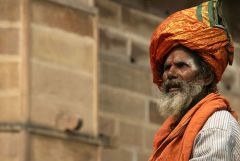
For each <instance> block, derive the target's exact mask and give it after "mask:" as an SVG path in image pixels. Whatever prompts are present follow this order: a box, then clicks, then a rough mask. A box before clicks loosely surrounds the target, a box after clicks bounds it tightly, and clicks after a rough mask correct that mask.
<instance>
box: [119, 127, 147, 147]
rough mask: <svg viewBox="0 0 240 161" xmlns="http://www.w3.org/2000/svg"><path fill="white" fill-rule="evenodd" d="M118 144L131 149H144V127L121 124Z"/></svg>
mask: <svg viewBox="0 0 240 161" xmlns="http://www.w3.org/2000/svg"><path fill="white" fill-rule="evenodd" d="M118 144H119V145H126V146H129V147H138V148H141V147H143V127H141V126H139V125H132V124H128V123H125V122H120V126H119V135H118Z"/></svg>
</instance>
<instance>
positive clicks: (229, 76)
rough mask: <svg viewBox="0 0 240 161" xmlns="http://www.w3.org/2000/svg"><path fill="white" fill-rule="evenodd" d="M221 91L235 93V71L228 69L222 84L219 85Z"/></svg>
mask: <svg viewBox="0 0 240 161" xmlns="http://www.w3.org/2000/svg"><path fill="white" fill-rule="evenodd" d="M219 85H221V86H220V91H227V92H233V91H235V89H236V85H237V74H236V72H235V71H234V70H231V69H230V68H227V69H226V71H225V72H224V74H223V76H222V79H221V83H220V84H219Z"/></svg>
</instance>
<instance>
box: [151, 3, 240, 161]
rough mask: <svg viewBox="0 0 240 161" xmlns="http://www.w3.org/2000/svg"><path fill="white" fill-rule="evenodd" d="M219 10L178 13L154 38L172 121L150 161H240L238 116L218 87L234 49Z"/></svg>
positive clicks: (156, 67)
mask: <svg viewBox="0 0 240 161" xmlns="http://www.w3.org/2000/svg"><path fill="white" fill-rule="evenodd" d="M220 9H221V8H220V2H218V1H217V0H211V1H208V2H205V3H203V4H201V5H199V6H197V7H193V8H190V9H186V10H183V11H179V12H176V13H174V14H173V15H171V16H170V17H168V18H167V19H166V20H165V21H163V22H162V23H161V24H160V25H159V26H158V27H157V29H156V31H155V32H154V33H153V36H152V39H151V44H150V61H151V66H152V72H153V81H154V83H156V84H157V85H158V87H159V89H160V91H161V97H160V99H159V109H160V111H161V112H162V113H164V114H166V115H168V116H169V117H168V118H167V120H166V121H165V122H164V123H163V125H162V126H161V128H160V129H159V131H158V132H157V133H156V135H155V138H154V150H153V153H152V155H151V157H150V159H149V161H189V160H190V161H240V126H239V124H238V122H237V115H236V113H235V112H234V111H233V110H232V109H231V108H230V105H229V103H228V101H227V100H226V99H225V98H224V97H222V96H221V95H220V94H218V92H217V87H216V84H217V83H218V82H219V81H220V80H221V76H222V74H223V72H224V70H225V69H226V67H227V65H228V64H230V65H231V64H232V61H233V50H234V49H233V45H232V42H231V39H230V35H229V34H228V32H227V29H226V27H225V26H224V24H223V19H222V17H221V15H219V13H218V12H219V10H220Z"/></svg>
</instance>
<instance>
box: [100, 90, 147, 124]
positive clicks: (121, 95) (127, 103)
mask: <svg viewBox="0 0 240 161" xmlns="http://www.w3.org/2000/svg"><path fill="white" fill-rule="evenodd" d="M145 102H146V101H145V100H144V99H143V98H142V97H139V96H137V95H136V94H135V95H134V94H131V93H129V92H125V91H121V90H117V89H114V88H111V87H109V88H104V87H102V88H100V110H101V111H104V112H108V113H114V114H116V115H122V116H127V117H129V118H132V119H138V120H141V121H145V119H146V118H145V111H146V110H145V108H146V103H145Z"/></svg>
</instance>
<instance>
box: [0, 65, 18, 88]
mask: <svg viewBox="0 0 240 161" xmlns="http://www.w3.org/2000/svg"><path fill="white" fill-rule="evenodd" d="M19 80H20V79H19V64H18V63H17V62H1V63H0V90H7V89H17V88H19Z"/></svg>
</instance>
